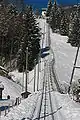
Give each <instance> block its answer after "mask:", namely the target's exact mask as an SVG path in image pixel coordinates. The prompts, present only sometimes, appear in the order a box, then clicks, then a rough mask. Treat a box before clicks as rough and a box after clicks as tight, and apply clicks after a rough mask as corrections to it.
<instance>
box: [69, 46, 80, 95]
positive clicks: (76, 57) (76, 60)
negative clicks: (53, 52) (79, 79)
mask: <svg viewBox="0 0 80 120" xmlns="http://www.w3.org/2000/svg"><path fill="white" fill-rule="evenodd" d="M78 53H79V46H78V48H77V52H76V57H75V61H74V66H73V70H72V74H71V80H70V86H69V88H68V93H69V92H70V88H71V84H72V79H73V75H74V71H75V68H79V67H76V62H77V58H78Z"/></svg>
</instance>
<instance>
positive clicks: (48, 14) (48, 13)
mask: <svg viewBox="0 0 80 120" xmlns="http://www.w3.org/2000/svg"><path fill="white" fill-rule="evenodd" d="M51 9H52V0H49V1H48V6H47V12H46V16H47V17H48V16H50V12H51Z"/></svg>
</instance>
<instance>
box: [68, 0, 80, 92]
mask: <svg viewBox="0 0 80 120" xmlns="http://www.w3.org/2000/svg"><path fill="white" fill-rule="evenodd" d="M77 17H78V0H77ZM79 49H80V43H79V45H78V47H77V52H76V57H75V61H74V66H73V70H72V74H71V79H70V85H69V88H68V93H70V88H71V84H72V79H73V76H74V71H75V69H76V68H78V69H80V67H77V66H76V62H77V58H78V54H79Z"/></svg>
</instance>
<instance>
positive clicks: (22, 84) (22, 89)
mask: <svg viewBox="0 0 80 120" xmlns="http://www.w3.org/2000/svg"><path fill="white" fill-rule="evenodd" d="M23 91H24V66H23V79H22V92H23Z"/></svg>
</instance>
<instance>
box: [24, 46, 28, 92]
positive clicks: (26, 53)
mask: <svg viewBox="0 0 80 120" xmlns="http://www.w3.org/2000/svg"><path fill="white" fill-rule="evenodd" d="M27 65H28V47H27V48H26V83H25V92H27Z"/></svg>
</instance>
